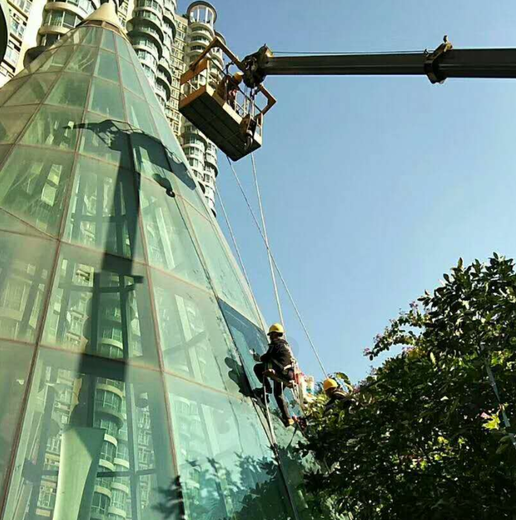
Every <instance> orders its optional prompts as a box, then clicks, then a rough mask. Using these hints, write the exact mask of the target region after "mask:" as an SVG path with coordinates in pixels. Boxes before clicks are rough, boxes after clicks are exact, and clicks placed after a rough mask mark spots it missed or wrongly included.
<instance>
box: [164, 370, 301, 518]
mask: <svg viewBox="0 0 516 520" xmlns="http://www.w3.org/2000/svg"><path fill="white" fill-rule="evenodd" d="M167 380H168V388H169V392H170V405H171V409H172V423H173V425H174V428H173V435H174V441H175V445H176V453H177V458H178V465H179V473H180V475H181V483H182V485H183V493H184V500H185V508H186V511H187V516H188V518H189V519H191V520H193V519H195V520H211V519H214V518H217V519H219V518H220V519H223V518H224V519H225V518H235V519H239V520H240V519H242V520H244V519H245V520H248V519H249V520H259V519H260V520H261V519H264V518H267V519H269V518H273V519H278V520H279V519H281V520H288V519H290V518H293V513H292V510H291V509H290V506H289V501H288V497H287V495H286V490H285V488H284V486H283V485H282V483H281V478H280V475H279V470H278V466H277V463H276V462H275V460H274V455H273V451H272V449H271V448H270V445H269V442H268V440H267V438H266V436H265V432H264V430H263V428H262V425H261V423H260V421H259V419H258V416H257V414H256V411H255V409H254V408H253V407H252V406H250V405H248V404H247V403H246V402H242V401H240V400H237V399H232V398H229V397H228V396H227V395H224V394H220V393H218V392H212V391H209V390H206V389H204V388H202V387H200V386H198V385H193V384H190V383H187V382H186V381H182V380H180V379H177V378H174V377H170V376H169V377H167Z"/></svg>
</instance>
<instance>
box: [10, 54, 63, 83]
mask: <svg viewBox="0 0 516 520" xmlns="http://www.w3.org/2000/svg"><path fill="white" fill-rule="evenodd" d="M54 53H55V50H54V49H48V50H45V51H44V52H42V53H41V54H40V55H39V56H38V57H37V58H36V59H35V60H34V61H33V62H32V63H31V64H30V65H29V66H28V67H27V68H25V69H23V70H22V71H21V72H19V73H18V74H17V75H16V77H15V79H17V78H21V77H23V76H26V75H28V74H32V73H33V72H35V71H37V70H38V69H39V68H40V67H41V66H42V65H43V64H44V63H45V62H46V61H48V60H49V59H50V58H51V57H52V56H53V55H54Z"/></svg>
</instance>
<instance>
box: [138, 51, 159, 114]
mask: <svg viewBox="0 0 516 520" xmlns="http://www.w3.org/2000/svg"><path fill="white" fill-rule="evenodd" d="M131 55H132V56H133V62H135V63H134V68H135V69H136V73H137V74H138V77H139V78H140V82H141V84H142V87H143V91H144V93H145V98H146V99H147V103H149V105H150V106H151V107H153V108H155V109H157V110H161V106H160V104H159V101H158V99H157V98H156V96H155V95H154V89H153V87H152V86H151V84H150V83H149V79H148V78H147V76H146V75H145V72H143V69H142V66H141V65H140V63H139V61H138V56H136V53H134V54H133V53H131Z"/></svg>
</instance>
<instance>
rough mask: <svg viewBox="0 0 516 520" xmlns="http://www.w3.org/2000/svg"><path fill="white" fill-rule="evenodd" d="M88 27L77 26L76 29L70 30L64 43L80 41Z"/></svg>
mask: <svg viewBox="0 0 516 520" xmlns="http://www.w3.org/2000/svg"><path fill="white" fill-rule="evenodd" d="M88 29H89V28H87V27H79V28H78V29H75V30H73V31H70V32H69V33H68V35H69V39H68V40H67V42H66V44H67V45H68V44H70V43H80V42H81V40H82V39H83V38H84V36H86V33H87V31H88Z"/></svg>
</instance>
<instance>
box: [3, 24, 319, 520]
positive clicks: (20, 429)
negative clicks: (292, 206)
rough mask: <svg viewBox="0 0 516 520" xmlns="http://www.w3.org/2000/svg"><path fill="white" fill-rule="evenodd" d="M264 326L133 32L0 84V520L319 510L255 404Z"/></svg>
mask: <svg viewBox="0 0 516 520" xmlns="http://www.w3.org/2000/svg"><path fill="white" fill-rule="evenodd" d="M259 323H260V322H259V314H258V311H257V309H256V308H255V307H254V304H253V300H252V298H251V295H250V292H249V289H248V287H247V286H246V284H245V282H244V280H243V278H242V275H241V273H240V271H239V270H238V269H237V268H236V265H235V262H234V259H233V258H232V256H231V254H230V252H229V248H228V247H227V244H226V243H225V240H224V238H223V236H222V233H221V232H220V229H219V228H218V226H217V224H216V223H215V221H214V218H213V217H212V215H211V211H210V210H209V209H208V208H207V206H206V204H205V202H204V197H203V195H202V192H201V191H200V188H199V185H198V184H197V181H196V180H195V179H193V177H192V175H191V174H190V171H189V168H188V166H187V161H186V158H185V156H184V154H183V153H182V151H181V148H180V146H179V144H178V143H177V141H176V139H175V138H174V137H173V135H172V132H171V130H170V128H169V125H168V123H167V121H166V119H165V115H164V113H163V111H162V109H161V108H160V105H159V103H158V101H157V99H156V97H155V95H154V93H153V92H152V89H151V87H150V85H149V83H148V81H147V79H146V76H145V73H144V72H143V70H142V68H141V66H140V64H139V62H138V58H137V56H136V54H135V52H134V51H133V50H132V48H131V46H130V44H129V42H128V41H127V39H126V38H125V37H124V36H123V35H122V34H121V33H120V34H118V33H117V32H115V31H113V30H111V29H108V28H101V27H95V26H90V25H88V24H86V25H84V26H82V27H80V28H78V29H76V30H74V31H72V32H70V33H69V34H68V35H66V36H65V37H63V38H62V39H61V40H60V41H59V42H58V43H57V44H56V45H55V46H53V47H51V48H50V49H49V50H48V51H46V52H44V53H43V54H42V55H41V56H40V57H39V58H38V59H37V60H36V61H35V62H33V63H32V64H31V66H30V69H28V70H25V71H22V72H21V73H20V74H19V75H18V76H17V77H16V78H14V79H13V80H12V82H10V83H8V84H7V85H6V86H5V88H3V89H1V90H0V386H1V388H2V390H3V393H2V396H3V401H2V404H1V405H0V425H1V426H2V427H1V428H0V518H2V519H3V520H40V519H42V518H52V519H53V520H89V519H93V520H125V519H130V520H142V519H145V520H157V519H179V518H184V517H185V515H186V518H188V519H195V520H204V519H205V520H225V519H228V520H229V519H232V520H235V519H242V520H243V519H262V518H268V519H278V520H288V519H294V518H319V516H318V515H315V516H313V517H312V516H311V513H310V512H309V510H308V509H307V508H306V507H305V506H303V507H301V508H300V507H299V503H301V502H300V501H299V500H297V498H296V497H298V495H300V496H302V491H300V490H299V489H297V488H296V489H291V488H289V487H288V486H289V480H290V479H289V477H288V473H287V472H286V470H285V468H283V466H282V461H281V458H280V457H278V454H277V453H276V452H275V451H274V450H273V448H272V444H271V439H272V435H271V431H270V430H269V427H268V424H267V422H266V421H265V418H264V415H263V414H262V412H261V410H259V409H258V408H256V406H255V405H254V404H253V401H252V400H251V399H250V398H249V396H250V389H251V387H252V386H254V385H255V384H257V382H256V381H254V380H253V377H254V376H253V374H252V361H251V359H250V354H249V348H254V349H256V350H258V351H260V352H263V351H264V349H265V348H266V340H265V335H264V333H263V330H262V329H261V328H260V326H259ZM273 413H274V412H273ZM274 422H275V430H277V431H276V434H278V432H280V431H281V432H282V433H281V434H282V435H283V437H285V438H287V437H288V436H289V435H291V433H289V432H291V430H284V428H283V426H282V425H281V423H280V422H279V420H278V421H276V419H274ZM298 480H301V479H298ZM297 484H299V482H296V483H295V485H296V487H297ZM295 504H297V507H298V512H297V513H295V510H294V505H295ZM296 515H297V516H296Z"/></svg>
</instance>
